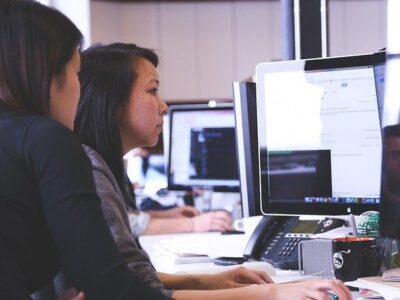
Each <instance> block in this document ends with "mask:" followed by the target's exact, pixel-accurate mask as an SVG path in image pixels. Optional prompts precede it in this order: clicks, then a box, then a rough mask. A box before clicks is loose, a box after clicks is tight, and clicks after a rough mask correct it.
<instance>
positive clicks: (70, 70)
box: [50, 49, 81, 130]
mask: <svg viewBox="0 0 400 300" xmlns="http://www.w3.org/2000/svg"><path fill="white" fill-rule="evenodd" d="M80 65H81V61H80V55H79V51H78V49H76V50H75V53H74V55H73V56H72V58H71V60H70V61H69V62H68V63H67V64H66V66H65V69H64V71H63V72H62V73H61V74H60V75H58V76H54V77H53V79H52V80H51V85H50V117H51V118H53V119H54V120H56V121H58V122H59V123H61V124H63V125H64V126H66V127H68V128H70V129H71V130H72V129H73V124H74V118H75V113H76V108H77V105H78V101H79V97H80V84H79V78H78V72H79V68H80Z"/></svg>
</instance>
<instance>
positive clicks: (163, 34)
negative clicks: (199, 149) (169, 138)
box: [91, 0, 386, 101]
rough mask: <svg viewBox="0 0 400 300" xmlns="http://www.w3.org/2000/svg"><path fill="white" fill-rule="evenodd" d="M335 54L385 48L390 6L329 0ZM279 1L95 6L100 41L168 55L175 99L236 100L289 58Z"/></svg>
mask: <svg viewBox="0 0 400 300" xmlns="http://www.w3.org/2000/svg"><path fill="white" fill-rule="evenodd" d="M328 10H329V21H328V22H329V24H328V26H329V52H330V55H332V56H335V55H348V54H356V53H365V52H372V51H376V50H378V49H380V48H382V47H384V46H385V39H386V0H328ZM280 15H281V12H280V5H279V0H266V1H245V0H242V1H234V0H232V1H221V2H219V1H215V2H210V1H205V2H197V1H192V2H191V1H183V2H173V1H171V2H169V1H167V2H152V1H148V2H140V3H124V4H120V3H117V4H113V3H107V2H91V31H92V42H112V41H123V42H134V43H137V44H138V45H140V46H144V47H149V48H153V49H155V50H156V51H157V53H158V54H159V56H160V68H159V69H160V78H161V93H162V95H163V96H164V98H165V99H167V100H183V101H187V100H199V99H211V98H222V99H229V98H232V88H231V83H232V81H235V80H244V79H246V78H248V77H250V76H251V75H252V74H253V73H254V68H255V66H256V64H257V63H258V62H265V61H271V60H279V59H280V58H281V28H280V22H281V21H280Z"/></svg>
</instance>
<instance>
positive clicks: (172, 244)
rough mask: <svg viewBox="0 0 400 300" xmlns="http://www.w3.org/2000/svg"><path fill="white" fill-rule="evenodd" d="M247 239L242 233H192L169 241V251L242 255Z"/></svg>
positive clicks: (211, 255)
mask: <svg viewBox="0 0 400 300" xmlns="http://www.w3.org/2000/svg"><path fill="white" fill-rule="evenodd" d="M246 243H247V240H245V239H244V238H243V235H241V234H232V235H221V234H219V233H218V234H214V235H191V236H182V237H175V238H174V239H171V240H169V241H168V245H167V247H168V248H169V251H171V252H173V253H175V254H178V255H183V254H186V253H191V254H196V255H199V254H201V255H208V256H209V257H211V258H215V257H219V256H230V257H242V256H243V252H244V248H245V247H246Z"/></svg>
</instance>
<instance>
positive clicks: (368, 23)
mask: <svg viewBox="0 0 400 300" xmlns="http://www.w3.org/2000/svg"><path fill="white" fill-rule="evenodd" d="M386 6H387V1H386V0H328V11H329V20H328V22H329V23H328V26H329V54H330V56H337V55H350V54H356V53H367V52H375V51H378V50H379V49H382V48H383V47H385V46H386Z"/></svg>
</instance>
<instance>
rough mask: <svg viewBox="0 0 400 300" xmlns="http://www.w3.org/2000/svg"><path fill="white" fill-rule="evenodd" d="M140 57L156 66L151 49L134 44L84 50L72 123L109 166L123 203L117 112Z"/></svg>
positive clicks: (128, 90)
mask: <svg viewBox="0 0 400 300" xmlns="http://www.w3.org/2000/svg"><path fill="white" fill-rule="evenodd" d="M140 59H146V60H148V61H149V62H151V63H152V64H153V65H154V66H155V67H157V65H158V57H157V55H156V54H155V53H154V52H153V51H152V50H150V49H146V48H141V47H138V46H136V45H135V44H123V43H114V44H110V45H94V46H92V47H90V48H89V49H87V50H86V51H84V52H83V53H82V56H81V70H80V72H79V79H80V82H81V98H80V101H79V104H78V109H77V113H76V117H75V124H74V131H75V132H76V133H77V134H78V136H79V138H80V140H81V142H82V143H83V144H86V145H88V146H89V147H91V148H93V149H94V150H96V152H98V153H99V154H100V155H101V157H102V158H103V159H104V161H105V162H106V163H107V165H108V166H109V167H110V169H111V171H112V173H113V175H114V177H115V179H116V180H117V183H118V185H119V187H120V189H121V191H122V193H123V195H124V198H125V202H126V203H127V204H130V202H131V197H130V195H129V192H128V191H127V187H126V180H125V178H126V172H125V170H124V165H123V159H122V155H123V153H122V141H121V136H120V133H119V126H118V112H119V108H120V107H121V106H122V105H123V104H124V103H126V102H127V101H128V99H129V95H130V92H131V90H132V87H133V85H134V83H135V80H136V79H137V77H138V74H137V73H136V65H137V63H138V61H139V60H140Z"/></svg>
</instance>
